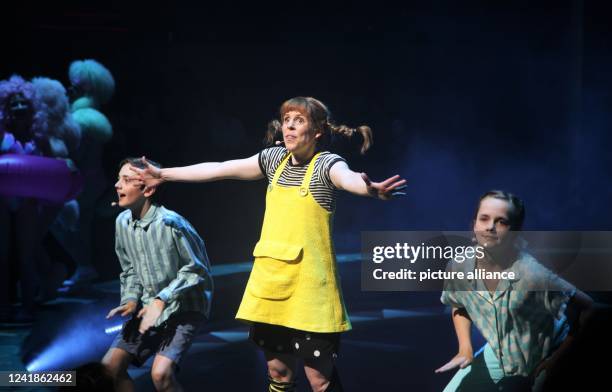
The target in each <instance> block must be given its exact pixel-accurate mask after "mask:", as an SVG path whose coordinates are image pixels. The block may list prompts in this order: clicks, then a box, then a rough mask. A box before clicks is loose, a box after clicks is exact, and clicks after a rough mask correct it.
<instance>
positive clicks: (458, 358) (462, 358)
mask: <svg viewBox="0 0 612 392" xmlns="http://www.w3.org/2000/svg"><path fill="white" fill-rule="evenodd" d="M473 360H474V352H473V350H472V348H471V347H470V348H466V349H461V348H460V349H459V353H457V355H455V356H454V357H453V359H451V360H450V361H448V362H447V363H446V364H445V365H444V366H442V367H440V368H438V369H436V373H444V372H448V371H449V370H453V369H456V368H457V367H459V369H463V368H465V367H467V366H469V365H470V364H471V363H472V361H473Z"/></svg>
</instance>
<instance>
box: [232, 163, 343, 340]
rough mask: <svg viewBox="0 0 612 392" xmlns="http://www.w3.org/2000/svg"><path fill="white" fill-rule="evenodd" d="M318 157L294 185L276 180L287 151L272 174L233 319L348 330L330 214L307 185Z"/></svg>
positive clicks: (328, 330)
mask: <svg viewBox="0 0 612 392" xmlns="http://www.w3.org/2000/svg"><path fill="white" fill-rule="evenodd" d="M318 157H319V154H316V155H315V156H314V157H313V158H312V160H311V161H310V164H309V165H308V169H307V170H306V174H305V176H304V179H303V180H302V184H301V185H300V186H299V187H282V186H279V185H278V184H277V183H278V179H279V178H280V175H281V173H282V172H283V170H284V169H285V167H286V165H287V162H288V161H289V159H291V154H288V155H287V157H285V158H284V159H283V161H282V162H281V164H280V165H279V166H278V168H277V169H276V172H275V173H274V177H273V179H272V182H271V184H270V185H269V186H268V191H267V194H266V213H265V216H264V223H263V227H262V230H261V238H260V240H259V242H258V243H257V245H256V246H255V250H254V251H253V256H254V257H255V262H254V264H253V270H252V271H251V275H250V277H249V281H248V283H247V286H246V289H245V291H244V295H243V297H242V302H241V304H240V308H239V309H238V314H237V315H236V319H238V320H242V321H247V322H259V323H266V324H274V325H281V326H284V327H288V328H293V329H299V330H302V331H309V332H320V333H332V332H343V331H348V330H350V329H351V323H350V321H349V318H348V314H347V312H346V307H345V305H344V301H343V299H342V292H341V288H340V279H339V277H338V271H337V265H336V255H335V253H334V247H333V243H332V221H333V213H331V212H329V211H327V210H326V209H325V208H323V207H321V206H320V205H319V204H318V203H317V202H316V200H315V199H314V197H313V196H312V193H311V192H310V189H309V186H310V180H311V179H312V174H313V171H314V165H315V162H316V160H317V158H318Z"/></svg>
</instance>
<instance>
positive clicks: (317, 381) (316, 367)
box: [304, 361, 334, 392]
mask: <svg viewBox="0 0 612 392" xmlns="http://www.w3.org/2000/svg"><path fill="white" fill-rule="evenodd" d="M333 366H334V365H333V363H332V362H331V361H316V362H311V361H305V363H304V373H306V378H307V379H308V383H309V384H310V388H312V390H313V392H324V391H326V390H327V387H328V386H329V385H330V381H331V378H332V374H333Z"/></svg>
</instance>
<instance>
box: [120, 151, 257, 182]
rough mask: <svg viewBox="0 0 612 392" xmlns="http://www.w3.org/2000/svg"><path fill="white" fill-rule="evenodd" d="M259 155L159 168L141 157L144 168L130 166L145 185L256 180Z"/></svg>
mask: <svg viewBox="0 0 612 392" xmlns="http://www.w3.org/2000/svg"><path fill="white" fill-rule="evenodd" d="M258 159H259V155H258V154H255V155H253V156H252V157H250V158H245V159H235V160H231V161H225V162H204V163H198V164H196V165H191V166H183V167H169V168H164V169H159V168H157V167H155V166H153V165H150V164H149V163H147V162H146V161H145V159H144V157H143V163H144V164H145V165H146V166H145V168H144V169H139V168H137V167H134V166H132V167H131V169H132V171H134V172H135V173H136V176H137V177H138V178H139V179H140V180H141V181H143V182H144V184H145V185H146V186H147V187H156V186H157V185H159V184H161V183H162V182H168V181H176V182H208V181H218V180H228V179H233V180H258V179H260V178H263V176H264V175H263V173H262V172H261V168H260V167H259V161H258Z"/></svg>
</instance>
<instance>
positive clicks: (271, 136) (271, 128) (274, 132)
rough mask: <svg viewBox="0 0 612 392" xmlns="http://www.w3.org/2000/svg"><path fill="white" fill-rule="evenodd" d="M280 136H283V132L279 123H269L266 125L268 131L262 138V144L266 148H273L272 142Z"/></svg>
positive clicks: (273, 121)
mask: <svg viewBox="0 0 612 392" xmlns="http://www.w3.org/2000/svg"><path fill="white" fill-rule="evenodd" d="M282 134H283V131H282V127H281V123H280V121H278V120H272V121H270V122H269V123H268V130H267V131H266V136H265V137H264V144H265V145H266V146H274V141H275V140H276V139H277V137H278V136H279V135H282ZM281 139H282V138H281Z"/></svg>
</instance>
